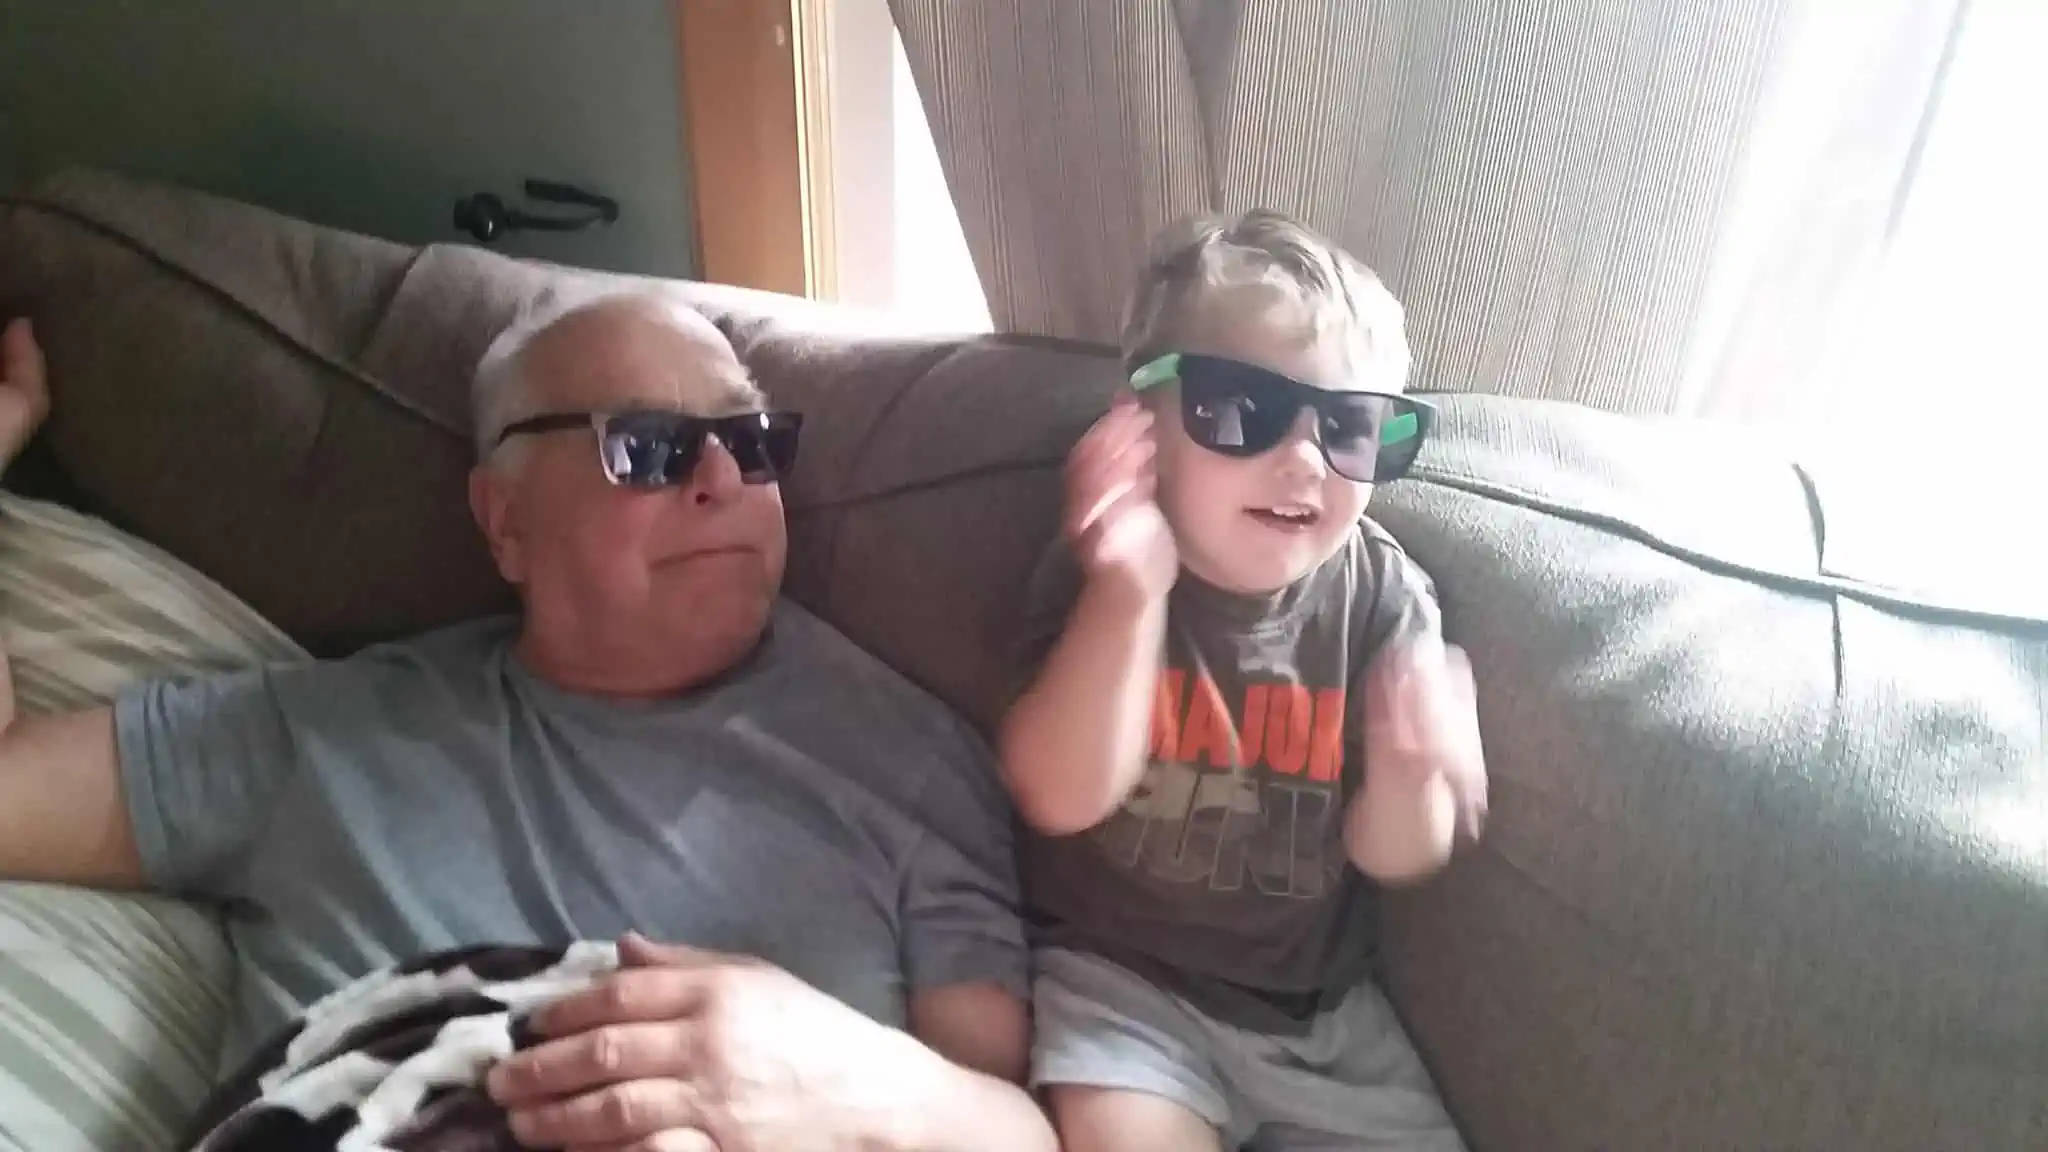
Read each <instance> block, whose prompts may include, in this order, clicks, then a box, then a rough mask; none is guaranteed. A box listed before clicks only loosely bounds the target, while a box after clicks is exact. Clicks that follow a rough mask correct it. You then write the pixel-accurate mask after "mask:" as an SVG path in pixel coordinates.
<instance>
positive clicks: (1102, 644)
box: [999, 396, 1180, 836]
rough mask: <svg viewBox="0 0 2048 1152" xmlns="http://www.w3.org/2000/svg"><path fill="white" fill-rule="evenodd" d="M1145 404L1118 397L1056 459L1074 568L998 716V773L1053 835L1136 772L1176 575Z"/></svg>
mask: <svg viewBox="0 0 2048 1152" xmlns="http://www.w3.org/2000/svg"><path fill="white" fill-rule="evenodd" d="M1153 452H1154V446H1153V440H1152V413H1151V412H1150V411H1149V410H1147V409H1146V408H1144V407H1143V406H1141V405H1139V404H1138V403H1137V402H1136V401H1135V400H1133V399H1131V398H1130V397H1128V396H1126V397H1121V398H1119V399H1118V401H1117V403H1116V404H1115V405H1114V406H1112V407H1111V408H1110V410H1109V412H1108V413H1107V414H1106V415H1104V416H1103V417H1102V419H1100V420H1098V421H1096V423H1095V426H1094V427H1093V428H1090V429H1089V430H1088V434H1087V435H1085V436H1083V437H1081V441H1080V443H1078V444H1076V445H1075V446H1074V451H1073V453H1072V454H1071V455H1070V456H1069V457H1068V458H1067V474H1066V487H1067V506H1066V515H1065V524H1064V525H1063V527H1064V530H1065V533H1066V537H1067V540H1068V541H1069V542H1070V543H1071V545H1072V547H1073V551H1074V557H1075V559H1077V560H1078V561H1079V562H1080V566H1081V571H1082V572H1083V573H1084V574H1085V575H1084V578H1083V580H1082V582H1081V591H1080V595H1079V597H1078V598H1077V599H1076V600H1075V602H1074V606H1073V609H1072V610H1071V611H1070V612H1069V613H1068V614H1067V621H1066V627H1065V628H1064V629H1063V630H1062V631H1061V633H1060V636H1059V639H1058V640H1057V641H1056V642H1055V643H1054V644H1053V647H1052V651H1051V652H1050V653H1049V654H1048V655H1047V656H1046V658H1045V662H1044V664H1043V665H1042V666H1041V667H1040V669H1039V671H1038V675H1037V677H1036V678H1035V679H1034V680H1033V682H1032V684H1031V686H1030V687H1029V688H1027V689H1026V690H1025V691H1024V694H1023V695H1022V696H1020V697H1018V699H1017V700H1016V702H1015V703H1014V704H1012V705H1011V707H1010V710H1009V713H1008V714H1007V715H1006V716H1004V717H1003V726H1002V732H1001V736H1000V740H999V745H1000V748H999V750H1000V753H1001V756H1002V768H1003V783H1004V785H1005V786H1006V787H1007V788H1008V789H1009V791H1010V796H1011V799H1013V800H1014V801H1016V804H1017V810H1018V811H1019V812H1020V813H1021V814H1022V815H1023V817H1024V820H1025V822H1026V823H1028V824H1030V825H1031V826H1032V827H1033V828H1035V829H1037V830H1038V831H1039V832H1042V833H1045V834H1047V835H1053V836H1063V835H1069V834H1072V833H1075V832H1081V831H1084V830H1086V829H1088V828H1092V827H1094V826H1095V825H1096V824H1099V823H1101V822H1102V820H1103V819H1104V818H1105V817H1107V816H1108V815H1109V814H1110V813H1111V812H1113V811H1115V809H1116V806H1117V805H1118V804H1120V803H1122V802H1123V798H1124V796H1125V795H1126V794H1128V793H1129V792H1130V790H1131V789H1132V788H1134V787H1136V786H1137V783H1138V779H1139V777H1140V776H1142V775H1143V773H1144V768H1145V753H1146V744H1147V742H1148V741H1149V739H1150V738H1151V723H1152V703H1153V692H1154V690H1155V687H1156V685H1157V683H1158V679H1159V661H1160V653H1161V645H1162V644H1163V642H1164V640H1165V636H1166V596H1167V593H1168V592H1169V591H1171V590H1172V588H1173V584H1174V580H1175V578H1176V577H1178V576H1179V574H1180V554H1179V551H1178V550H1177V549H1176V548H1175V547H1174V542H1173V532H1172V530H1171V529H1170V528H1169V527H1167V523H1166V517H1165V516H1164V515H1162V514H1161V513H1160V511H1159V505H1158V503H1157V502H1156V501H1155V500H1154V499H1153V492H1154V483H1155V482H1154V476H1153V472H1152V460H1153Z"/></svg>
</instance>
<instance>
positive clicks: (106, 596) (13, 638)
mask: <svg viewBox="0 0 2048 1152" xmlns="http://www.w3.org/2000/svg"><path fill="white" fill-rule="evenodd" d="M0 647H4V648H5V650H6V651H7V653H8V655H9V658H10V662H11V663H12V665H13V674H14V683H15V694H16V702H17V707H18V708H19V709H20V710H21V712H22V714H23V715H35V714H39V713H47V712H57V711H66V710H72V709H77V708H85V707H91V706H93V705H95V704H98V703H102V702H105V701H107V700H108V699H110V698H111V697H112V696H113V694H114V693H115V692H117V691H119V690H120V689H121V687H122V686H123V685H125V684H127V683H129V682H131V681H133V680H136V679H141V678H146V677H161V676H191V675H203V674H207V673H212V672H219V671H225V670H228V669H231V668H239V667H247V666H250V665H253V664H258V663H264V662H275V661H288V660H300V659H304V658H305V653H304V652H303V650H301V649H300V648H299V647H298V645H296V644H294V643H292V641H291V640H290V639H289V638H287V637H286V636H285V635H283V634H282V633H281V632H279V631H278V630H277V629H276V628H274V627H272V626H271V625H270V624H268V623H266V622H265V621H264V620H263V619H262V618H261V617H259V616H257V615H256V614H255V613H254V612H252V611H251V610H249V609H248V608H247V607H246V606H244V605H243V604H241V603H240V602H239V601H237V600H235V599H234V597H232V596H230V595H228V594H227V593H226V592H225V591H223V590H222V589H220V588H219V587H218V586H216V585H214V584H213V583H212V582H210V581H208V580H207V579H206V578H204V577H202V576H200V575H199V574H198V573H196V572H193V571H192V570H191V569H189V568H187V567H186V566H184V565H183V564H180V563H179V562H178V561H176V560H174V559H172V558H171V557H169V556H168V555H166V554H164V553H163V552H161V551H159V550H157V549H155V548H153V547H150V546H149V545H147V544H144V543H142V542H140V541H138V540H135V539H133V538H132V537H129V536H126V535H124V534H122V533H120V532H118V531H116V530H115V529H113V528H112V527H110V526H108V525H106V524H104V523H102V522H100V521H97V520H93V519H90V518H88V517H85V516H80V515H78V514H76V513H74V512H71V511H69V510H66V509H63V508H60V507H57V506H55V505H50V504H43V503H38V502H35V501H29V500H24V499H21V498H19V497H16V496H13V495H10V494H8V493H5V492H0ZM232 982H233V966H232V956H231V955H230V953H229V950H228V945H227V941H226V938H225V937H224V935H223V934H222V932H221V929H220V925H219V922H218V920H217V919H216V918H215V916H214V915H213V913H212V912H211V911H209V910H205V909H201V908H198V907H195V906H192V905H188V904H183V903H180V902H178V901H174V900H169V899H165V898H162V897H153V896H134V895H124V894H114V893H99V892H89V891H84V890H81V889H74V888H64V887H57V886H51V885H21V884H0V1152H73V1150H78V1152H86V1150H100V1149H130V1148H133V1149H146V1148H160V1147H167V1146H169V1144H170V1143H171V1142H172V1141H173V1140H174V1139H175V1138H176V1135H177V1133H178V1131H179V1130H180V1129H181V1128H182V1126H183V1125H184V1124H185V1123H186V1122H187V1120H188V1118H189V1116H190V1114H191V1113H192V1111H193V1110H194V1109H196V1108H197V1107H198V1106H199V1104H200V1103H201V1102H202V1101H203V1100H204V1099H205V1096H206V1093H207V1091H208V1090H209V1088H210V1087H211V1083H212V1076H213V1071H214V1065H215V1061H216V1059H217V1058H218V1049H219V1045H220V1031H221V1025H222V1022H223V1020H224V1019H225V1016H226V1012H227V1007H228V998H229V994H230V992H231V990H232Z"/></svg>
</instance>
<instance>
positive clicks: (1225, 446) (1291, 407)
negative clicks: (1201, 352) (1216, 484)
mask: <svg viewBox="0 0 2048 1152" xmlns="http://www.w3.org/2000/svg"><path fill="white" fill-rule="evenodd" d="M1180 384H1181V393H1180V395H1181V423H1182V424H1183V425H1184V426H1186V428H1187V432H1188V438H1189V439H1191V440H1193V441H1194V442H1195V443H1197V444H1199V445H1201V446H1202V447H1204V448H1207V449H1209V450H1210V451H1212V452H1219V453H1221V454H1223V455H1225V456H1257V455H1258V454H1259V453H1261V452H1265V451H1268V450H1269V449H1271V448H1272V447H1273V446H1274V445H1275V444H1278V443H1280V441H1281V439H1282V438H1284V437H1285V436H1286V435H1287V430H1288V428H1290V427H1291V426H1293V424H1294V414H1295V413H1296V412H1297V411H1299V410H1300V406H1299V404H1298V403H1297V401H1296V400H1295V398H1294V396H1293V395H1292V390H1291V389H1290V388H1289V387H1288V385H1287V383H1286V381H1284V380H1281V379H1279V378H1276V377H1273V376H1272V375H1271V374H1270V373H1267V372H1265V371H1263V370H1261V369H1258V368H1253V367H1251V366H1250V365H1246V364H1234V363H1231V362H1229V361H1216V360H1195V359H1193V358H1192V357H1190V358H1187V359H1185V360H1183V361H1182V363H1181V370H1180Z"/></svg>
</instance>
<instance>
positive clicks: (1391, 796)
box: [1344, 636, 1486, 885]
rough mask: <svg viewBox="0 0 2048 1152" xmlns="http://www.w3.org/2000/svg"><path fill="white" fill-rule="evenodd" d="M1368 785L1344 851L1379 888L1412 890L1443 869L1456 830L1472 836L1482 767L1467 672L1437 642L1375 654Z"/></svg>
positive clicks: (1356, 802)
mask: <svg viewBox="0 0 2048 1152" xmlns="http://www.w3.org/2000/svg"><path fill="white" fill-rule="evenodd" d="M1364 688H1365V746H1366V757H1365V784H1364V786H1363V787H1361V788H1360V789H1359V792H1358V795H1357V797H1356V798H1354V799H1353V800H1352V802H1351V806H1350V808H1349V810H1348V811H1346V812H1345V814H1344V848H1345V852H1346V854H1347V855H1349V856H1350V857H1351V862H1352V863H1353V864H1355V865H1357V867H1358V869H1359V871H1361V872H1364V873H1365V874H1366V875H1368V876H1370V877H1372V878H1373V879H1375V880H1377V881H1379V882H1380V883H1382V884H1389V885H1396V884H1410V883H1414V882H1416V881H1419V880H1426V879H1428V878H1429V877H1431V876H1433V875H1435V874H1436V873H1437V872H1438V871H1439V870H1440V869H1442V868H1443V866H1444V864H1445V863H1447V862H1448V861H1449V860H1450V857H1451V846H1452V842H1453V841H1454V840H1455V838H1456V836H1457V833H1458V826H1459V824H1460V823H1461V821H1462V822H1465V823H1467V824H1468V826H1470V827H1471V829H1472V831H1473V832H1474V834H1476V833H1477V830H1478V829H1477V821H1478V819H1479V816H1478V813H1477V811H1473V812H1471V813H1470V814H1467V813H1463V812H1461V811H1460V808H1461V805H1463V804H1464V803H1465V800H1466V798H1467V797H1476V803H1477V804H1479V805H1483V804H1484V799H1483V797H1484V796H1485V789H1486V765H1485V759H1484V754H1483V752H1482V750H1481V747H1480V741H1479V715H1478V708H1477V695H1476V693H1475V692H1474V690H1473V682H1472V668H1471V664H1470V663H1469V662H1468V661H1467V660H1466V659H1465V656H1464V654H1463V653H1462V652H1460V651H1459V650H1458V649H1456V648H1452V647H1447V646H1446V645H1444V644H1443V642H1442V641H1440V640H1437V639H1436V638H1435V637H1434V636H1427V637H1424V638H1420V639H1418V640H1415V641H1412V642H1409V643H1406V644H1404V645H1402V646H1401V647H1399V648H1396V649H1391V650H1388V651H1384V652H1382V653H1380V655H1379V657H1378V658H1376V659H1375V660H1374V661H1373V664H1372V666H1371V667H1370V668H1369V669H1367V671H1366V678H1365V685H1364Z"/></svg>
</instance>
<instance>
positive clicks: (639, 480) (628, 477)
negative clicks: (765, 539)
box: [497, 411, 803, 488]
mask: <svg viewBox="0 0 2048 1152" xmlns="http://www.w3.org/2000/svg"><path fill="white" fill-rule="evenodd" d="M802 427H803V417H802V416H801V415H799V414H798V413H795V412H747V413H742V414H741V415H738V416H690V415H686V414H684V413H682V412H662V411H634V412H562V413H556V414H552V415H547V416H535V417H532V418H530V419H526V420H520V421H516V422H514V423H512V424H509V425H507V426H506V428H505V430H504V431H503V432H501V433H499V434H498V441H497V442H498V443H499V444H503V443H504V442H505V441H506V439H508V438H509V437H512V436H527V435H534V434H537V433H541V432H560V431H563V430H566V429H570V428H592V429H595V430H596V432H597V460H598V465H599V467H601V468H603V469H604V474H605V477H606V479H609V480H610V481H611V482H612V483H614V484H617V485H619V486H621V487H625V488H668V487H674V486H677V485H682V484H687V483H689V481H690V477H691V476H692V475H693V474H694V473H695V472H696V471H697V462H698V461H700V460H702V459H703V458H704V444H705V442H706V441H707V440H709V439H712V438H716V439H717V441H718V442H719V443H720V444H722V445H724V446H725V450H726V451H727V452H730V453H732V458H733V461H734V462H735V463H737V464H738V465H739V469H740V479H742V480H744V481H746V482H747V483H749V484H772V483H775V482H776V481H779V480H781V479H783V478H785V477H787V476H788V475H789V474H790V472H791V471H792V470H793V469H794V468H795V467H796V441H797V432H798V430H799V429H801V428H802Z"/></svg>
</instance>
